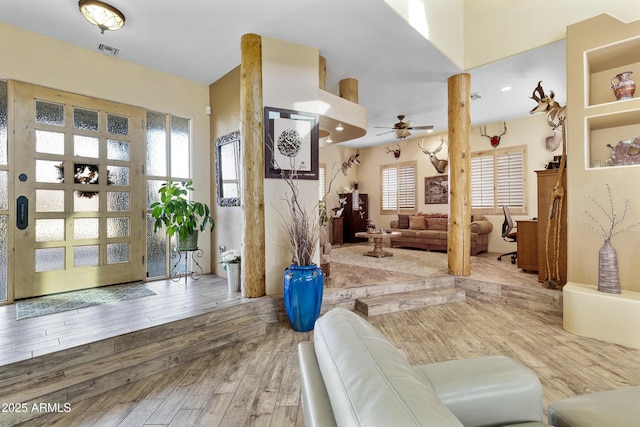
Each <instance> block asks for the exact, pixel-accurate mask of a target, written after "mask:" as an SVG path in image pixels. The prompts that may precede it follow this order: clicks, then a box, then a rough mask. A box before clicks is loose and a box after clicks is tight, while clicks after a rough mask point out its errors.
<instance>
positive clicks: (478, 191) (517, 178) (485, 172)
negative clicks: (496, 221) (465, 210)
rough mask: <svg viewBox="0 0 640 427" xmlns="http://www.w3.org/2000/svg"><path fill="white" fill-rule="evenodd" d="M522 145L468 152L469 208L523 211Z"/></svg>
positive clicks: (492, 210)
mask: <svg viewBox="0 0 640 427" xmlns="http://www.w3.org/2000/svg"><path fill="white" fill-rule="evenodd" d="M525 167H526V146H518V147H509V148H505V149H502V150H496V151H491V152H481V153H475V154H472V157H471V207H472V209H474V210H476V212H481V213H496V214H498V213H501V212H502V206H508V207H509V209H510V210H511V212H512V213H525V212H526V206H525V202H526V195H525V174H526V170H525Z"/></svg>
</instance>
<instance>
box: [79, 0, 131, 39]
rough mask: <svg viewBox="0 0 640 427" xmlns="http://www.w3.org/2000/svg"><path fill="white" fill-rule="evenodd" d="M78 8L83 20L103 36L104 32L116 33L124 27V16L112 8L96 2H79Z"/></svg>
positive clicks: (87, 0)
mask: <svg viewBox="0 0 640 427" xmlns="http://www.w3.org/2000/svg"><path fill="white" fill-rule="evenodd" d="M78 8H79V9H80V13H82V16H84V18H85V19H86V20H87V21H89V22H91V23H92V24H93V25H95V26H96V27H98V28H100V32H101V33H102V34H104V31H105V30H109V31H116V30H119V29H120V28H122V27H123V26H124V14H123V13H122V12H120V11H119V10H118V9H116V8H115V7H113V6H110V5H108V4H106V3H103V2H101V1H98V0H80V1H79V2H78Z"/></svg>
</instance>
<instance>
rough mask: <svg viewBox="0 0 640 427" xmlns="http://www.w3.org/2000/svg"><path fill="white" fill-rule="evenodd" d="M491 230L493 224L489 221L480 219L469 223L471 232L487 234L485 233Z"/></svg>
mask: <svg viewBox="0 0 640 427" xmlns="http://www.w3.org/2000/svg"><path fill="white" fill-rule="evenodd" d="M491 230H493V224H492V223H491V221H487V220H480V221H473V222H472V223H471V232H472V233H478V234H487V233H490V232H491Z"/></svg>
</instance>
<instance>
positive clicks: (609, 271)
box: [598, 239, 622, 294]
mask: <svg viewBox="0 0 640 427" xmlns="http://www.w3.org/2000/svg"><path fill="white" fill-rule="evenodd" d="M598 258H599V259H598V291H600V292H607V293H610V294H619V293H621V292H622V291H621V289H620V279H619V277H618V254H617V253H616V250H615V248H614V247H613V246H611V241H609V239H607V240H605V241H604V245H602V247H601V248H600V251H599V253H598Z"/></svg>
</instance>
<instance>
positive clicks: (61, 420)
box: [0, 254, 640, 427]
mask: <svg viewBox="0 0 640 427" xmlns="http://www.w3.org/2000/svg"><path fill="white" fill-rule="evenodd" d="M483 260H484V261H483ZM472 276H474V277H475V278H476V279H477V280H479V281H485V280H488V279H492V280H493V281H495V282H500V281H506V282H509V283H510V284H514V283H517V280H521V279H522V283H520V285H521V286H522V287H523V288H526V287H529V288H532V287H539V286H540V285H539V284H538V283H537V280H536V279H535V278H536V276H535V275H533V274H529V273H522V272H521V271H519V270H518V269H517V268H516V267H515V266H514V265H512V264H510V263H509V262H508V260H507V261H506V262H505V261H504V260H503V261H502V262H501V263H500V262H497V260H495V256H494V254H488V255H485V256H484V257H474V260H473V262H472ZM147 286H149V287H150V288H151V289H153V290H154V291H156V293H159V295H158V298H155V302H154V303H151V302H150V301H149V300H147V301H146V302H144V301H138V302H137V303H136V302H133V301H136V300H131V301H125V302H122V303H118V304H110V305H109V306H100V307H101V308H98V307H93V308H91V309H83V310H78V312H77V313H67V314H66V315H65V316H66V317H64V318H62V317H56V316H61V315H63V314H64V313H60V314H59V315H53V316H46V317H42V318H36V319H30V320H32V322H31V323H32V324H31V325H30V327H29V328H26V329H22V327H21V326H19V325H17V324H18V323H22V322H26V320H22V321H20V322H16V321H15V309H14V310H13V316H14V317H13V319H11V307H12V306H8V307H0V319H2V325H3V326H2V327H1V328H0V349H3V350H4V351H3V352H2V353H5V352H9V353H14V354H15V353H20V352H22V353H27V352H34V353H38V352H42V351H45V349H46V348H49V347H50V346H52V345H53V346H56V345H61V343H67V344H68V342H69V339H68V337H67V334H70V335H71V336H72V338H71V340H70V341H71V342H81V341H83V340H84V339H87V336H92V335H100V334H105V333H108V332H105V329H108V326H105V325H108V324H111V326H112V328H114V329H116V330H125V329H126V328H132V327H144V325H150V324H153V323H154V322H159V321H160V318H163V317H164V318H168V317H175V316H179V315H182V314H185V313H188V312H194V313H195V312H198V311H201V310H203V309H204V307H205V306H207V305H211V304H216V303H217V304H221V305H225V304H242V303H247V301H246V299H244V298H242V297H241V296H239V295H237V294H236V295H231V296H229V295H228V293H227V290H226V282H225V280H224V279H222V278H217V277H215V276H205V277H204V278H203V279H202V280H201V281H200V282H199V283H191V282H189V285H188V286H186V287H185V286H184V285H183V284H176V283H173V282H169V281H167V282H152V283H148V284H147ZM145 298H146V297H145ZM145 298H142V299H140V300H144V299H145ZM114 312H115V313H119V314H117V315H114V314H113V313H114ZM37 319H39V320H37ZM369 320H370V322H371V323H372V324H374V325H375V326H376V327H378V328H379V329H380V330H381V331H382V332H383V333H384V334H385V335H386V336H387V337H388V338H389V339H390V340H391V341H392V342H393V343H394V344H395V345H396V346H397V347H398V348H399V349H400V350H401V351H402V352H403V353H404V354H405V356H406V357H407V358H408V360H409V361H410V362H411V363H412V364H426V363H432V362H439V361H444V360H451V359H459V358H466V357H473V356H482V355H491V354H506V355H509V356H512V357H514V358H516V359H518V360H520V361H521V362H523V363H524V364H525V365H527V366H529V367H531V368H532V369H533V370H534V371H535V372H536V373H537V374H538V375H539V377H540V378H541V381H542V384H543V390H544V397H545V408H546V406H547V404H548V403H549V402H550V401H552V400H555V399H559V398H563V397H567V396H571V395H574V394H582V393H588V392H593V391H601V390H609V389H616V388H622V387H626V386H629V385H640V350H633V349H628V348H625V347H622V346H618V345H614V344H608V343H604V342H601V341H597V340H593V339H588V338H581V337H578V336H575V335H572V334H569V333H567V332H565V331H564V330H563V329H562V318H561V317H560V316H558V315H555V314H549V313H545V312H543V311H535V310H530V309H527V308H525V307H521V306H518V305H512V304H508V303H505V302H503V301H501V300H499V299H492V300H484V299H480V298H473V297H471V298H467V301H466V302H461V303H453V304H448V305H443V306H433V307H428V308H424V309H419V310H413V311H407V312H400V313H392V314H384V315H380V316H376V317H372V318H370V319H369ZM65 328H69V329H68V330H65ZM29 331H30V332H29ZM71 331H73V333H72V332H71ZM49 334H50V335H49ZM56 334H57V335H56ZM309 339H312V333H298V332H293V331H292V330H291V329H290V327H289V325H288V324H287V323H286V322H277V323H272V324H269V325H268V327H267V333H266V334H265V335H264V336H262V337H258V338H253V339H251V340H248V341H245V342H244V343H241V344H237V345H233V346H230V347H226V348H224V349H222V350H219V351H216V352H213V353H211V355H209V356H207V357H203V358H200V359H197V360H196V361H193V362H190V363H186V364H183V365H180V366H177V367H175V368H173V369H171V370H169V371H166V372H164V373H163V374H158V375H154V376H151V377H147V378H144V379H141V380H138V381H135V382H132V383H129V384H127V385H124V386H121V387H119V388H117V389H115V390H112V391H110V392H107V393H104V394H102V395H99V396H97V397H94V398H90V399H87V400H84V401H82V402H81V403H78V404H74V405H73V406H72V408H71V410H70V412H69V413H64V412H63V413H57V414H49V415H45V416H43V417H39V418H37V419H36V420H32V421H30V422H28V423H25V424H23V425H27V426H38V427H39V426H42V425H59V426H65V427H66V426H93V425H97V426H109V427H112V426H152V425H153V426H160V425H167V426H218V425H220V426H274V427H280V426H296V425H300V426H302V425H303V424H304V423H303V417H302V411H301V409H300V406H299V393H300V390H299V381H298V368H297V354H296V346H297V343H298V342H300V341H306V340H309ZM0 369H1V367H0ZM0 425H4V424H3V423H2V414H1V413H0Z"/></svg>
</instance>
